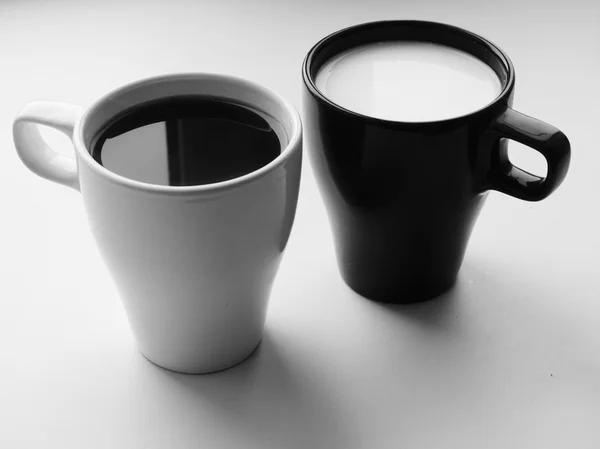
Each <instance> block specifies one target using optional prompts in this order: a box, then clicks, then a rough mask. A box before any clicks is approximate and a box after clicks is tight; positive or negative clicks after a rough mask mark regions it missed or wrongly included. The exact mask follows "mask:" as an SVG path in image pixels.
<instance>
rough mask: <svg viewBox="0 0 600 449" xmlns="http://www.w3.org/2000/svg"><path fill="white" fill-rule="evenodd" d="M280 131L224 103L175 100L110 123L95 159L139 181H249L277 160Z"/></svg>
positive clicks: (94, 145) (192, 98)
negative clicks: (245, 178)
mask: <svg viewBox="0 0 600 449" xmlns="http://www.w3.org/2000/svg"><path fill="white" fill-rule="evenodd" d="M278 126H279V127H280V125H279V124H278V123H277V122H275V121H274V120H273V119H271V118H270V117H268V116H266V115H264V114H262V113H259V112H258V111H255V110H253V109H250V108H248V107H246V106H241V105H239V104H235V103H230V102H227V101H225V100H223V99H215V98H213V97H205V96H181V97H172V98H167V99H161V100H157V101H153V102H149V103H146V104H142V105H139V106H137V107H134V108H132V109H130V110H127V111H125V112H124V113H123V114H121V115H119V116H117V117H116V118H115V119H113V120H112V121H110V122H109V123H108V124H107V125H105V126H104V127H103V128H102V129H101V130H100V132H99V133H98V134H97V135H96V137H95V138H94V140H93V141H92V146H91V147H92V156H93V157H94V159H95V160H96V161H97V162H99V163H100V164H101V165H103V166H104V167H106V168H107V169H109V170H111V171H113V172H115V173H117V174H119V175H122V176H125V177H128V178H131V179H134V180H136V181H142V182H147V183H151V184H160V185H171V186H189V185H199V184H210V183H214V182H220V181H225V180H228V179H233V178H237V177H239V176H243V175H245V174H247V173H250V172H253V171H255V170H257V169H259V168H261V167H263V166H265V165H267V164H268V163H269V162H271V161H272V160H274V159H275V158H277V156H279V154H280V153H281V148H282V142H281V141H280V137H279V136H278V133H277V132H276V130H275V128H277V127H278ZM279 134H280V135H281V132H280V133H279Z"/></svg>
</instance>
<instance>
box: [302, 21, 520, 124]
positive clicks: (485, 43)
mask: <svg viewBox="0 0 600 449" xmlns="http://www.w3.org/2000/svg"><path fill="white" fill-rule="evenodd" d="M390 27H392V28H405V29H409V28H428V29H431V30H434V31H435V30H438V31H444V32H446V33H452V34H455V35H457V36H460V37H462V38H465V39H468V40H470V41H472V42H474V43H476V44H479V45H480V46H482V47H483V48H484V50H485V51H486V52H487V53H488V54H489V55H491V56H493V57H494V58H496V61H497V62H499V63H500V64H502V65H503V68H504V70H505V71H506V79H505V80H503V79H501V82H502V83H503V88H502V90H501V92H500V93H499V94H498V96H497V97H496V98H495V99H494V100H492V101H491V102H490V103H488V104H487V105H485V106H483V107H481V108H479V109H476V110H474V111H471V112H469V113H468V114H464V115H460V116H457V117H450V118H446V119H441V120H433V121H417V122H406V121H396V120H386V119H382V118H377V117H372V116H369V115H365V114H361V113H359V112H355V111H352V110H350V109H346V108H344V107H343V106H340V105H339V104H337V103H335V102H333V101H332V100H330V99H329V98H328V97H327V96H326V95H325V94H324V93H322V92H321V91H320V90H319V89H318V88H317V85H316V83H315V79H314V76H313V75H314V74H316V73H315V70H314V68H313V66H314V64H315V57H316V56H318V55H319V53H320V52H321V51H322V50H323V49H325V48H327V46H329V45H331V44H332V43H335V42H340V41H343V40H345V39H347V38H348V37H350V36H357V35H359V34H360V33H361V32H364V31H373V30H377V29H379V30H384V29H386V28H390ZM390 40H392V39H376V40H374V41H375V42H376V41H380V42H386V41H390ZM397 40H407V41H415V42H417V41H423V39H397ZM366 42H373V40H366V41H365V42H364V43H366ZM430 42H433V43H437V44H441V45H448V44H447V43H445V42H441V41H439V40H430ZM354 46H356V44H355V45H349V46H347V47H346V48H352V47H354ZM449 46H450V47H453V48H457V49H459V50H462V51H465V52H467V53H469V54H471V55H472V56H475V57H477V58H478V59H480V60H481V61H482V62H484V63H485V64H487V65H488V66H490V67H492V66H491V65H490V64H489V63H488V61H484V60H483V59H481V58H480V57H478V56H477V55H474V54H473V53H472V52H470V51H468V49H465V48H461V47H459V46H454V45H449ZM327 59H329V58H327ZM492 69H493V70H494V71H495V72H496V74H498V73H497V71H496V70H495V69H494V68H493V67H492ZM302 78H303V80H304V84H305V86H306V87H307V88H308V90H309V92H310V93H311V94H312V95H313V96H314V97H315V98H316V99H317V100H319V101H321V102H322V103H323V104H325V105H327V106H328V107H329V108H332V109H335V110H337V111H339V112H340V113H343V114H345V115H346V116H349V117H353V118H357V119H360V120H362V121H363V122H367V123H371V124H373V125H379V126H386V127H392V128H401V129H415V128H428V127H438V126H440V125H458V124H461V123H464V122H466V121H470V120H473V119H476V118H477V117H480V116H482V115H486V114H488V113H489V111H490V110H491V109H495V108H497V107H498V106H497V105H498V104H503V105H507V104H508V103H509V99H510V95H511V94H512V91H513V89H514V84H515V70H514V67H513V64H512V62H511V60H510V58H509V57H508V55H507V54H506V53H505V52H504V51H503V50H502V49H500V48H499V47H498V46H497V45H495V44H494V43H492V42H490V41H489V40H487V39H485V38H484V37H481V36H479V35H477V34H475V33H473V32H471V31H467V30H465V29H463V28H459V27H457V26H454V25H448V24H445V23H441V22H431V21H424V20H382V21H375V22H366V23H361V24H358V25H352V26H349V27H347V28H343V29H341V30H338V31H335V32H333V33H331V34H329V35H328V36H326V37H324V38H323V39H321V40H320V41H319V42H317V43H316V44H315V45H314V46H313V47H312V48H311V49H310V50H309V52H308V54H307V55H306V57H305V58H304V62H303V64H302ZM503 109H505V107H502V110H503Z"/></svg>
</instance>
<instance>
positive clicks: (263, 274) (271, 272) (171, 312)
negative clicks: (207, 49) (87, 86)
mask: <svg viewBox="0 0 600 449" xmlns="http://www.w3.org/2000/svg"><path fill="white" fill-rule="evenodd" d="M39 125H43V126H48V127H51V128H54V129H55V130H59V131H62V132H63V133H66V134H67V135H68V136H69V137H70V138H71V140H72V142H73V154H68V153H63V152H60V151H58V149H57V148H54V147H53V145H52V143H48V142H45V141H44V140H43V138H42V135H41V134H40V130H39V129H38V128H39ZM13 138H14V142H15V147H16V149H17V153H18V154H19V156H20V158H21V160H22V161H23V163H24V164H25V165H26V166H27V167H28V168H30V169H31V170H32V171H33V172H34V173H36V174H38V175H39V176H42V177H44V178H46V179H49V180H51V181H54V182H57V183H60V184H63V185H66V186H69V187H71V188H73V189H75V190H77V191H79V192H81V196H82V199H83V204H84V207H85V212H86V216H87V218H88V221H89V224H90V228H91V231H92V234H93V236H94V238H95V240H96V243H97V247H98V251H99V253H100V255H101V256H102V258H103V260H104V262H105V263H106V267H107V270H108V272H109V273H110V275H111V276H112V278H113V281H114V284H115V287H116V289H117V291H118V293H119V296H120V298H121V300H122V302H123V307H124V309H125V312H126V313H127V316H128V321H129V323H130V325H131V330H132V333H133V335H134V337H135V340H136V342H137V346H138V348H139V349H140V351H141V352H142V354H144V356H145V357H146V358H147V359H149V360H151V361H152V362H154V363H155V364H157V365H159V366H162V367H165V368H168V369H171V370H174V371H179V372H183V373H211V372H214V371H219V370H223V369H226V368H229V367H231V366H234V365H236V364H238V363H240V362H241V361H242V360H244V359H245V358H246V357H248V356H249V355H250V354H251V353H252V352H253V351H254V350H255V349H256V347H257V346H258V344H259V343H260V341H261V339H262V336H263V329H264V325H265V321H266V317H267V308H268V304H269V296H270V293H271V288H272V286H273V283H274V280H275V276H276V275H277V272H278V269H279V264H280V262H281V259H282V257H283V254H284V252H285V248H286V245H287V242H288V239H289V236H290V233H291V231H292V225H293V223H294V217H295V214H296V204H297V201H298V193H299V189H300V174H301V169H302V124H301V122H300V116H299V114H298V112H297V111H296V110H295V109H294V107H293V106H292V105H291V104H290V103H289V102H288V101H286V100H285V99H283V98H282V97H281V96H280V95H278V94H277V93H275V92H273V91H272V90H270V89H268V88H266V87H263V86H261V85H259V84H256V83H253V82H251V81H248V80H244V79H240V78H236V77H232V76H228V75H218V74H209V73H183V74H170V75H163V76H158V77H153V78H147V79H145V80H140V81H135V82H133V83H130V84H128V85H126V86H123V87H120V88H118V89H115V90H113V91H112V92H109V93H108V94H106V95H104V96H102V97H100V98H99V99H98V100H96V101H94V102H93V103H92V104H91V105H90V106H88V107H87V108H86V109H83V108H81V107H79V106H75V105H69V104H65V103H58V102H52V101H34V102H31V103H28V104H26V105H25V106H24V107H23V109H22V110H21V111H20V112H19V113H18V115H17V117H16V118H15V121H14V123H13ZM99 162H100V163H101V164H103V165H104V167H102V166H101V165H100V164H99ZM115 172H116V173H118V174H115ZM226 179H229V180H228V181H225V182H218V181H221V180H226ZM140 181H143V182H140ZM88 287H89V288H94V286H93V285H91V286H88Z"/></svg>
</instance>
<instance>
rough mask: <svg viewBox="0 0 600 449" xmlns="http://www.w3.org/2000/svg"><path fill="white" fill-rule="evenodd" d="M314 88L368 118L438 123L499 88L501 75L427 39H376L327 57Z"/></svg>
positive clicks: (483, 100) (481, 102)
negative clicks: (414, 40)
mask: <svg viewBox="0 0 600 449" xmlns="http://www.w3.org/2000/svg"><path fill="white" fill-rule="evenodd" d="M315 82H316V85H317V88H318V89H319V90H320V91H321V92H322V93H323V94H324V95H325V96H326V97H327V98H329V99H330V100H331V101H333V102H334V103H336V104H338V105H339V106H341V107H343V108H345V109H349V110H351V111H354V112H358V113H360V114H363V115H368V116H370V117H375V118H381V119H386V120H394V121H404V122H424V121H437V120H443V119H448V118H453V117H459V116H462V115H466V114H469V113H471V112H473V111H476V110H478V109H481V108H482V107H484V106H486V105H488V104H489V103H491V102H492V101H493V100H494V99H495V98H496V97H497V96H498V95H499V94H500V92H501V90H502V86H501V83H500V79H499V78H498V76H497V75H496V74H495V73H494V71H493V70H492V69H491V68H490V67H489V66H488V65H487V64H485V63H484V62H483V61H481V60H479V59H477V58H476V57H474V56H472V55H470V54H468V53H465V52H463V51H460V50H456V49H454V48H450V47H446V46H444V45H438V44H432V43H426V42H400V41H398V42H380V43H374V44H367V45H363V46H359V47H355V48H352V49H350V50H347V51H345V52H342V53H340V54H338V55H336V56H334V57H333V58H332V59H331V60H329V61H327V62H326V63H325V64H324V65H323V67H322V68H321V69H320V70H319V72H318V73H317V76H316V80H315Z"/></svg>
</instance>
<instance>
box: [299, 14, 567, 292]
mask: <svg viewBox="0 0 600 449" xmlns="http://www.w3.org/2000/svg"><path fill="white" fill-rule="evenodd" d="M384 41H419V42H431V43H437V44H442V45H445V46H449V47H452V48H456V49H458V50H462V51H464V52H467V53H469V54H470V55H472V56H475V57H476V58H478V59H479V60H481V61H483V62H485V63H486V64H487V65H488V66H490V67H491V68H492V70H493V71H494V72H495V73H496V75H497V76H498V78H499V79H500V81H501V84H502V91H501V93H500V94H499V95H498V97H497V98H496V99H495V100H494V101H493V102H492V103H490V104H489V105H487V106H486V107H484V108H482V109H479V110H476V111H474V112H472V113H469V114H467V115H463V116H460V117H457V118H451V119H447V120H440V121H432V122H397V121H389V120H382V119H378V118H373V117H369V116H366V115H362V114H359V113H356V112H352V111H350V110H347V109H345V108H343V107H341V106H339V105H337V104H335V103H334V102H333V101H331V100H330V99H328V98H327V96H326V95H325V94H324V93H323V92H321V91H320V90H319V89H318V88H317V86H316V83H315V78H316V75H317V73H318V71H319V68H320V67H322V66H323V65H324V64H325V63H326V62H327V61H328V60H329V59H330V58H332V57H333V56H335V55H337V54H339V53H340V52H343V51H345V50H348V49H351V48H354V47H356V46H359V45H363V44H369V43H374V42H384ZM302 74H303V79H304V89H303V106H304V130H305V134H304V136H305V144H306V147H307V148H308V152H309V158H310V160H311V164H312V166H313V169H314V171H315V176H316V179H317V182H318V184H319V187H320V190H321V193H322V196H323V199H324V202H325V205H326V209H327V213H328V216H329V222H330V225H331V227H332V231H333V236H334V242H335V249H336V256H337V261H338V267H339V270H340V273H341V275H342V277H343V279H344V281H345V282H346V283H347V284H348V286H349V287H350V288H352V289H353V290H354V291H356V292H357V293H359V294H361V295H363V296H366V297H368V298H370V299H374V300H377V301H384V302H393V303H405V302H415V301H420V300H425V299H429V298H432V297H435V296H438V295H440V294H441V293H443V292H444V291H446V290H447V289H449V288H450V287H451V286H452V285H453V284H454V283H455V281H456V278H457V275H458V271H459V269H460V266H461V264H462V261H463V257H464V254H465V250H466V247H467V244H468V241H469V238H470V235H471V231H472V229H473V226H474V224H475V221H476V220H477V217H478V215H479V212H480V210H481V208H482V206H483V204H484V202H485V199H486V197H487V193H488V191H489V190H497V191H500V192H503V193H506V194H508V195H512V196H514V197H516V198H520V199H523V200H527V201H539V200H542V199H544V198H546V197H547V196H548V195H550V194H551V193H552V192H553V191H554V190H555V189H556V188H557V187H558V186H559V185H560V184H561V182H562V181H563V179H564V178H565V175H566V173H567V170H568V167H569V162H570V145H569V141H568V139H567V138H566V136H565V135H564V134H563V133H562V132H561V131H559V130H558V129H556V128H554V127H553V126H551V125H548V124H546V123H544V122H541V121H539V120H536V119H534V118H531V117H528V116H526V115H523V114H521V113H519V112H516V111H514V110H513V109H511V105H512V100H513V91H514V85H515V74H514V68H513V65H512V63H511V61H510V60H509V58H508V56H507V55H506V54H505V53H504V52H503V51H502V50H500V49H499V48H498V47H497V46H495V45H494V44H492V43H491V42H489V41H487V40H486V39H484V38H482V37H480V36H477V35H475V34H473V33H471V32H468V31H465V30H462V29H460V28H456V27H453V26H449V25H445V24H440V23H433V22H422V21H383V22H373V23H366V24H361V25H357V26H352V27H350V28H346V29H344V30H341V31H338V32H335V33H333V34H331V35H329V36H327V37H326V38H324V39H323V40H321V41H320V42H318V43H317V44H316V45H315V46H314V47H313V48H312V49H311V50H310V52H309V53H308V55H307V56H306V58H305V60H304V64H303V69H302ZM508 139H512V140H515V141H517V142H520V143H522V144H525V145H527V146H530V147H531V148H533V149H535V150H536V151H539V152H540V153H541V154H542V155H543V156H544V157H545V159H546V161H547V165H548V171H547V175H546V176H545V177H539V176H536V175H533V174H530V173H528V172H526V171H524V170H522V169H520V168H518V167H516V166H514V165H513V164H512V163H511V162H510V160H509V158H508V154H507V140H508Z"/></svg>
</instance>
